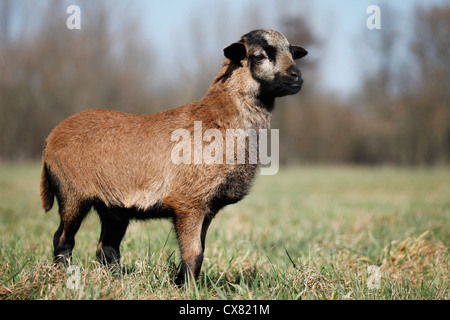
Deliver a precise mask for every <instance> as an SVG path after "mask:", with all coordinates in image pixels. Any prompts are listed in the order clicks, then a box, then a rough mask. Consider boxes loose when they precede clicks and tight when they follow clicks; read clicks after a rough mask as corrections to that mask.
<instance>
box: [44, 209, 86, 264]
mask: <svg viewBox="0 0 450 320" xmlns="http://www.w3.org/2000/svg"><path fill="white" fill-rule="evenodd" d="M90 208H91V205H90V204H88V203H83V202H80V201H70V202H69V201H59V214H60V217H61V222H60V224H59V228H58V230H57V231H56V232H55V235H54V236H53V253H54V261H55V263H62V264H64V265H66V264H67V263H68V262H69V261H70V259H71V257H72V250H73V248H74V246H75V234H76V233H77V231H78V229H79V228H80V225H81V222H82V221H83V219H84V218H85V217H86V215H87V213H88V212H89V209H90Z"/></svg>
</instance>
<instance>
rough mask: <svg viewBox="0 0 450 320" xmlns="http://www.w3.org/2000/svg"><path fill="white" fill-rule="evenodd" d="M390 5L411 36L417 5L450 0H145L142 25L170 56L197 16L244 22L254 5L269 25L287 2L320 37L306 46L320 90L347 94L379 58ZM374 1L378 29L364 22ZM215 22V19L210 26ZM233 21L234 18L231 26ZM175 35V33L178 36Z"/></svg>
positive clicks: (224, 41) (404, 31)
mask: <svg viewBox="0 0 450 320" xmlns="http://www.w3.org/2000/svg"><path fill="white" fill-rule="evenodd" d="M387 3H388V5H389V7H391V8H392V9H393V10H394V17H393V19H395V20H396V21H395V22H396V24H398V26H399V27H400V28H401V30H402V33H401V34H402V36H403V37H407V36H408V34H409V33H410V30H411V28H410V25H409V22H410V17H411V16H413V15H414V7H415V5H421V6H425V7H426V6H430V5H432V4H443V3H449V0H428V1H427V0H408V1H405V0H396V1H376V0H339V1H336V0H316V1H307V0H305V1H271V0H266V1H264V0H260V1H249V0H228V1H207V0H184V1H175V0H166V1H145V3H144V6H143V8H144V10H145V11H146V16H147V18H148V19H146V21H145V23H144V30H146V32H148V35H149V36H150V37H151V39H152V43H154V44H156V46H157V47H158V48H161V51H158V52H161V54H162V55H163V56H167V57H169V56H170V55H172V54H173V52H165V51H164V48H173V47H175V48H176V45H175V46H174V44H173V41H180V38H182V37H183V33H185V32H189V29H188V26H189V23H190V22H191V21H192V20H193V17H194V19H195V17H197V16H198V17H199V19H203V20H206V24H208V22H207V21H208V19H214V18H215V17H214V15H213V14H212V13H211V12H212V11H217V6H219V7H220V8H222V9H223V10H224V11H226V12H224V15H226V17H227V19H229V20H230V19H231V20H234V21H235V22H237V21H239V22H242V19H245V18H246V17H242V16H240V15H239V12H240V11H241V10H240V8H242V7H248V6H255V10H259V12H260V13H261V14H262V15H263V17H264V19H263V20H264V21H260V22H259V24H258V25H257V26H258V27H260V25H264V27H265V26H267V27H268V28H276V27H277V17H275V16H273V14H272V12H279V11H278V10H274V9H275V6H285V7H286V8H285V10H286V11H288V12H292V14H293V15H294V16H295V15H296V14H298V15H299V16H301V15H303V16H306V17H307V18H308V20H309V21H310V23H311V25H312V26H313V31H314V33H315V34H316V35H318V37H319V39H321V42H322V46H320V48H307V49H310V50H309V56H310V57H313V58H316V59H318V61H319V74H320V79H321V86H322V88H323V89H324V90H325V91H329V92H333V93H335V94H337V95H341V96H345V95H348V94H351V93H354V92H356V91H357V89H358V88H359V86H360V85H361V81H362V75H363V74H364V73H365V72H368V71H370V69H371V65H372V64H375V63H376V61H377V59H380V53H377V52H371V50H370V48H371V45H370V41H372V40H373V39H376V35H375V34H376V33H377V32H390V30H389V27H390V26H392V23H391V24H389V23H386V21H383V8H385V7H386V4H387ZM373 4H375V5H378V6H379V7H380V10H381V12H380V18H381V29H379V30H376V29H375V30H369V29H368V28H367V26H366V20H367V19H368V18H369V17H370V16H371V14H369V13H367V12H366V10H367V8H368V7H369V6H370V5H373ZM214 9H215V10H214ZM225 9H226V10H225ZM230 16H231V17H230ZM213 22H214V21H211V25H213ZM383 22H385V23H383ZM232 24H233V21H231V26H232ZM229 26H230V25H228V27H229ZM255 26H256V25H255ZM224 27H226V26H224ZM155 31H156V32H155ZM248 31H250V30H234V29H233V31H232V32H229V33H228V34H227V36H232V35H233V36H234V38H229V39H218V40H217V41H216V43H215V45H216V44H217V45H219V43H221V45H222V47H224V46H226V45H227V44H229V43H228V42H230V41H235V40H237V39H239V37H240V35H242V34H244V33H246V32H248ZM239 32H240V33H239ZM403 34H404V35H403ZM174 35H177V36H176V37H174ZM220 41H222V42H220ZM399 41H402V39H399ZM192 45H194V46H195V45H196V44H195V43H193V44H192ZM222 47H219V49H217V51H218V52H220V53H221V49H222ZM171 51H173V50H171ZM175 58H176V57H175ZM163 63H164V60H163ZM167 63H169V61H167Z"/></svg>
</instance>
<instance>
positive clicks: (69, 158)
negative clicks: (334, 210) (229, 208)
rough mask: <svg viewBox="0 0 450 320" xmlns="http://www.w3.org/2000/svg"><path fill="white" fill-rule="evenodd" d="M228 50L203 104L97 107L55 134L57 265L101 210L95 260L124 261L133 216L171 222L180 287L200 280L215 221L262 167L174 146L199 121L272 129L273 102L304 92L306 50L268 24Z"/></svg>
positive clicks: (48, 155) (48, 170) (51, 150)
mask: <svg viewBox="0 0 450 320" xmlns="http://www.w3.org/2000/svg"><path fill="white" fill-rule="evenodd" d="M223 52H224V56H225V60H224V63H223V65H222V67H221V68H220V71H219V73H218V75H217V76H216V78H215V79H214V81H213V82H212V84H211V87H210V88H209V90H208V92H207V94H206V95H205V96H204V97H203V98H202V99H201V100H199V101H197V102H192V103H188V104H186V105H183V106H179V107H177V108H174V109H170V110H166V111H163V112H159V113H153V114H147V115H134V114H127V113H123V112H119V111H112V110H105V109H90V110H86V111H83V112H80V113H78V114H75V115H73V116H70V117H69V118H67V119H66V120H64V121H63V122H61V123H60V124H59V125H58V126H57V127H56V128H54V129H53V131H52V132H51V133H50V134H49V136H48V137H47V139H46V141H45V146H44V150H43V156H42V174H41V184H40V195H41V200H42V205H43V208H44V210H45V211H46V212H48V211H49V210H50V209H51V208H52V206H53V202H54V199H55V198H56V199H57V202H58V206H59V215H60V224H59V227H58V229H57V231H56V232H55V234H54V237H53V247H54V261H55V263H62V264H67V263H68V262H70V259H71V256H72V250H73V248H74V245H75V234H76V233H77V231H78V229H79V227H80V225H81V223H82V221H83V219H84V218H85V216H86V215H87V213H88V212H89V211H90V209H91V208H92V207H93V208H94V209H95V210H96V211H97V213H98V215H99V216H100V220H101V234H100V239H99V243H98V247H97V251H96V256H97V258H98V260H99V261H100V262H102V263H103V264H104V265H106V266H110V267H111V266H120V250H119V247H120V243H121V241H122V239H123V237H124V235H125V232H126V229H127V226H128V224H129V222H130V220H132V219H144V220H146V219H155V218H168V219H171V220H172V222H173V225H174V229H175V233H176V237H177V240H178V244H179V249H180V254H181V267H180V270H179V272H178V275H177V278H176V279H175V283H176V284H178V285H181V284H183V283H185V282H186V280H187V279H188V278H190V279H197V278H198V275H199V272H200V269H201V265H202V261H203V253H204V250H205V237H206V233H207V230H208V227H209V225H210V223H211V220H212V219H213V218H214V216H215V215H216V214H217V212H218V211H219V210H220V209H221V208H223V207H224V206H226V205H229V204H233V203H236V202H238V201H240V200H241V199H242V198H243V197H244V196H246V195H247V193H248V192H249V189H250V187H251V185H252V182H253V180H254V178H255V176H256V174H257V169H258V164H257V163H256V164H255V163H250V162H249V161H246V162H245V163H243V164H242V163H241V164H238V163H229V161H224V162H223V163H222V164H206V163H200V164H198V163H193V164H192V163H191V164H183V163H181V164H180V163H174V161H172V160H171V154H172V153H173V146H174V144H175V143H180V142H179V141H173V135H172V133H173V132H174V131H175V130H177V129H183V130H186V132H189V133H191V134H192V133H193V130H194V122H196V123H198V122H199V121H201V125H202V129H204V130H207V129H215V130H219V131H220V132H221V133H223V136H225V130H227V129H233V128H241V129H250V128H253V129H267V128H269V125H270V118H271V113H272V110H273V108H274V101H275V98H276V97H282V96H286V95H292V94H295V93H297V92H299V91H300V89H301V87H302V84H303V79H302V77H301V73H300V70H299V69H298V68H297V66H296V64H295V62H294V60H295V59H299V58H302V57H304V56H305V55H306V54H307V51H306V50H305V49H304V48H302V47H300V46H293V45H291V44H290V43H289V42H288V40H287V39H286V37H285V36H284V35H282V34H281V33H280V32H278V31H274V30H268V29H264V30H254V31H251V32H249V33H247V34H245V35H243V36H242V37H241V39H240V40H239V41H238V42H235V43H232V44H231V45H229V46H227V47H225V48H224V49H223ZM186 143H188V144H190V143H192V142H191V141H188V142H186ZM195 151H196V150H194V153H195ZM197 151H198V150H197ZM200 152H201V150H200ZM246 155H248V146H246ZM192 156H194V155H192Z"/></svg>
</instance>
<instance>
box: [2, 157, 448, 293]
mask: <svg viewBox="0 0 450 320" xmlns="http://www.w3.org/2000/svg"><path fill="white" fill-rule="evenodd" d="M38 181H39V166H37V165H30V166H23V165H22V166H7V167H3V168H2V167H0V299H7V300H8V299H48V300H54V299H70V300H71V299H95V300H97V299H135V300H144V299H270V300H271V299H289V300H292V299H340V300H346V299H450V294H449V283H450V281H449V280H450V279H449V278H450V272H449V271H450V270H449V260H448V258H449V247H448V243H449V241H450V232H449V225H448V216H449V214H450V198H449V197H448V195H449V194H450V182H449V181H450V172H449V171H448V170H446V169H440V170H425V169H420V170H417V171H412V170H399V169H386V168H384V169H364V168H345V167H344V168H342V167H341V168H330V167H329V168H297V169H295V168H292V169H289V170H281V171H280V172H279V173H278V174H277V175H276V176H266V177H260V179H259V180H258V181H257V184H256V185H255V188H254V190H253V192H252V193H251V195H250V196H249V197H248V198H246V199H245V200H244V201H242V202H241V203H239V204H237V205H235V206H230V207H228V208H226V209H225V210H224V211H223V212H221V213H220V214H219V215H218V216H217V218H216V219H215V221H214V222H213V224H212V226H211V228H210V231H209V233H208V237H207V250H206V254H205V260H204V265H203V267H202V273H201V275H200V279H199V281H198V283H197V285H196V286H195V287H194V288H190V287H188V288H178V287H176V286H175V285H174V283H173V279H174V277H175V275H176V272H177V266H178V262H179V254H178V249H177V243H176V239H175V236H174V234H173V232H172V231H171V226H170V223H168V222H167V221H152V222H147V223H143V222H139V223H133V224H132V225H131V226H130V228H129V230H128V233H127V235H126V237H125V239H124V241H123V244H122V252H123V263H124V266H125V267H126V268H127V273H126V274H125V275H124V276H123V277H121V278H116V277H115V276H114V275H113V273H111V272H110V271H108V270H105V269H104V268H103V267H101V266H100V265H99V264H98V262H96V260H95V247H96V243H97V239H98V234H99V230H100V226H99V221H98V219H97V218H96V215H95V214H93V215H90V216H89V217H88V218H87V219H86V221H85V222H84V223H83V226H82V227H81V230H80V231H79V233H78V235H77V245H76V248H75V251H74V260H73V265H74V266H77V267H79V271H80V287H79V288H78V289H76V290H73V289H71V288H69V287H68V286H67V281H68V280H70V279H69V278H70V276H71V274H68V273H67V271H66V270H65V269H60V268H56V267H54V266H53V265H52V263H51V242H52V240H51V239H52V234H53V233H54V231H55V230H56V228H57V225H58V215H57V214H56V213H55V210H54V211H52V212H50V213H48V214H47V215H45V214H44V213H43V211H42V209H41V208H40V203H39V196H38V187H37V186H38ZM372 265H374V266H378V267H379V271H380V279H379V287H378V288H375V289H370V288H369V285H368V283H369V282H370V281H371V279H372V278H371V277H373V274H371V273H370V272H369V267H370V266H372Z"/></svg>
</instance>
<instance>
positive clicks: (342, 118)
mask: <svg viewBox="0 0 450 320" xmlns="http://www.w3.org/2000/svg"><path fill="white" fill-rule="evenodd" d="M80 3H81V5H82V10H83V12H88V13H89V16H90V17H91V18H89V17H88V18H86V19H85V20H84V21H83V25H82V28H81V29H80V30H76V31H70V30H68V29H67V28H64V27H62V26H65V25H66V18H67V16H66V15H61V12H65V7H67V6H66V3H65V2H64V1H54V0H49V1H46V2H39V5H38V4H36V3H35V2H25V3H24V2H18V1H11V0H3V1H2V2H1V3H0V66H1V74H0V161H18V160H33V159H38V158H40V156H41V152H42V147H43V144H44V140H45V138H46V136H47V135H48V134H49V133H50V131H51V130H52V128H53V127H54V126H55V125H57V124H58V123H59V122H60V121H62V120H63V119H64V118H66V117H68V116H70V115H72V114H74V113H76V112H79V111H82V110H84V109H87V108H98V107H101V108H109V109H116V110H121V111H125V112H131V113H150V112H156V111H160V110H164V109H168V108H170V107H175V106H177V105H181V104H184V103H187V102H190V101H192V100H195V99H198V98H200V97H201V96H202V95H203V94H204V93H205V92H206V90H207V88H208V87H209V84H210V82H211V81H212V79H213V76H214V75H215V73H216V72H217V71H218V69H219V66H220V62H221V60H222V56H221V54H220V53H221V51H220V50H218V49H217V48H221V47H220V44H221V42H219V41H218V39H219V40H220V39H223V38H225V37H226V36H228V34H227V32H228V33H233V34H238V35H239V36H240V35H241V34H242V33H244V32H247V31H249V30H250V29H255V28H258V27H260V26H261V27H262V26H263V25H264V23H263V22H264V15H263V13H262V12H260V11H258V10H255V9H254V8H251V7H249V8H247V9H246V10H247V11H245V14H244V15H243V16H245V17H246V19H236V20H233V19H232V13H230V12H226V10H224V8H222V7H220V8H217V9H216V18H214V19H212V20H214V21H213V23H215V24H214V25H212V26H211V25H208V26H206V25H204V24H202V21H203V19H202V18H203V17H202V16H201V13H196V14H193V16H192V21H191V24H190V25H188V26H186V29H185V30H182V31H180V32H183V37H184V38H187V40H186V41H191V42H194V43H196V45H194V46H192V45H191V46H186V44H185V43H184V44H183V43H181V42H176V41H175V42H176V43H175V44H174V50H177V49H178V50H179V52H180V54H179V56H177V59H176V62H174V63H175V64H177V65H176V66H175V67H174V66H172V67H171V68H170V70H177V75H176V76H173V75H166V74H165V70H166V66H165V65H164V61H165V60H163V59H162V58H161V57H159V56H158V50H157V49H158V48H155V47H154V44H153V43H151V41H148V37H145V35H144V29H143V27H142V25H140V22H139V19H137V18H136V15H137V14H138V13H136V10H135V11H133V12H134V14H133V13H130V14H128V13H127V14H123V13H124V12H128V11H127V10H128V9H129V8H128V7H127V6H126V5H123V6H122V7H120V8H116V9H115V10H111V8H110V7H108V6H107V4H108V2H107V1H95V2H93V1H80ZM382 10H383V11H382V12H383V28H382V29H381V30H380V31H377V32H376V33H373V37H372V38H371V39H370V40H371V41H370V43H371V45H370V46H371V47H370V50H372V51H374V52H376V53H378V54H377V57H378V61H377V62H376V64H375V66H374V68H373V69H372V70H370V72H366V73H365V75H364V77H363V79H362V81H361V86H360V89H359V90H358V92H356V93H354V94H352V95H351V96H349V97H347V98H345V99H343V98H340V97H337V96H336V95H334V94H333V93H329V92H324V91H323V90H322V89H321V86H320V81H321V75H320V74H319V71H318V68H319V64H320V58H318V57H314V56H309V57H308V59H305V60H304V61H302V62H301V69H302V73H303V75H304V78H305V80H306V83H305V87H304V89H303V91H302V92H301V93H300V94H299V95H295V96H292V97H287V98H283V99H280V100H279V101H278V102H277V106H276V109H275V112H274V116H273V123H272V128H279V129H280V161H281V163H285V164H287V163H358V164H398V165H448V164H449V163H450V91H449V88H450V63H449V61H450V5H439V6H433V7H427V8H423V7H417V8H415V10H414V15H413V16H412V17H410V18H411V26H412V27H411V31H412V35H413V36H410V37H402V41H399V34H400V33H401V30H399V27H398V26H397V25H396V24H395V21H396V19H395V17H389V13H390V12H392V9H390V8H388V7H387V8H382ZM37 12H39V14H37ZM119 15H120V19H117V17H118V16H119ZM36 16H39V18H33V19H30V17H36ZM92 17H95V18H92ZM277 19H278V20H277V25H278V29H279V30H280V31H281V32H283V33H284V34H285V35H286V36H287V38H288V39H289V40H290V41H291V42H292V43H296V44H301V45H302V46H304V47H307V48H309V47H314V48H316V50H315V51H316V52H318V51H320V50H321V48H323V47H324V46H325V45H326V43H324V41H325V40H324V39H320V37H318V36H317V34H316V30H314V28H313V27H312V24H311V22H310V21H309V19H308V17H307V15H304V14H303V15H302V14H299V13H296V12H295V11H294V10H283V9H279V12H277ZM210 20H211V19H210ZM210 20H209V22H208V23H211V21H210ZM233 21H234V22H233ZM242 30H244V31H242ZM299 30H300V31H299ZM383 30H387V31H383ZM239 32H240V33H239ZM211 39H214V41H215V42H214V45H212V44H211V41H213V40H211ZM234 40H238V39H233V41H234ZM224 45H225V44H222V47H223V46H224ZM176 46H179V47H178V48H177V47H176ZM180 47H182V48H180ZM211 48H212V49H211ZM399 52H401V53H402V54H399ZM399 56H400V57H401V58H399ZM322 76H323V75H322Z"/></svg>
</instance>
